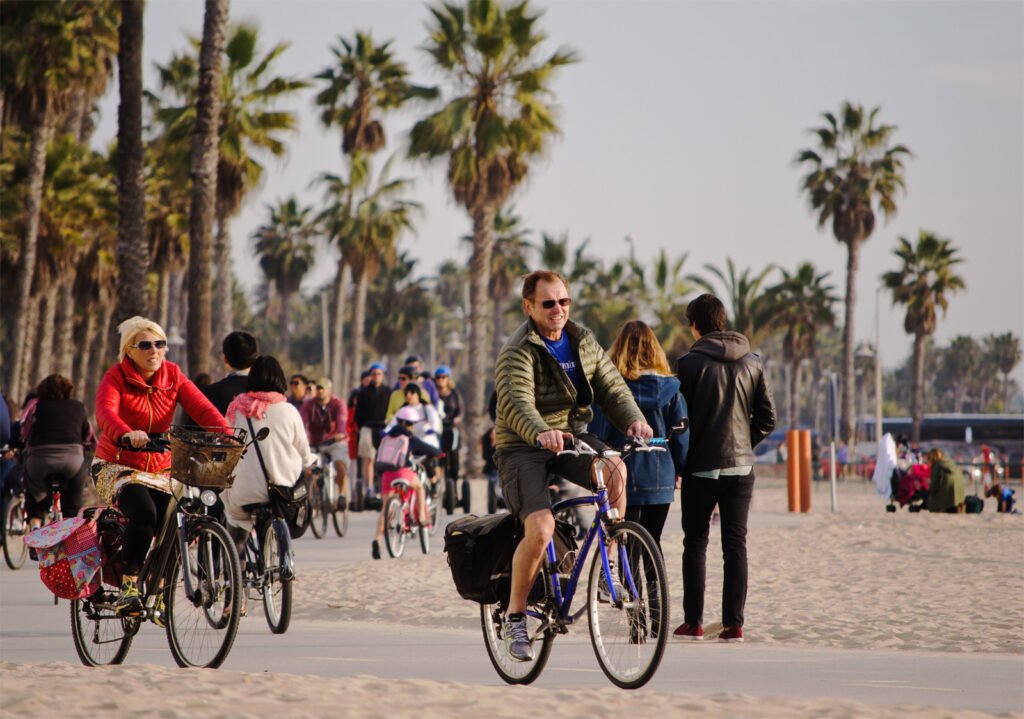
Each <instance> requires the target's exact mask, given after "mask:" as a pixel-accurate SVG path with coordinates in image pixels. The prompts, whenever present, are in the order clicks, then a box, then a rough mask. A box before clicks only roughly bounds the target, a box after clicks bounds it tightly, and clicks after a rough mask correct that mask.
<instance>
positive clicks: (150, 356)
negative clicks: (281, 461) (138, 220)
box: [91, 317, 230, 616]
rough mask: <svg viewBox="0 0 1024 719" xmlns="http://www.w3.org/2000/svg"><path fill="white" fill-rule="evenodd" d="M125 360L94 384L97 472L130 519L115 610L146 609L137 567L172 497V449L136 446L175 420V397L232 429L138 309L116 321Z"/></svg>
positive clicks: (104, 490) (102, 487) (206, 420)
mask: <svg viewBox="0 0 1024 719" xmlns="http://www.w3.org/2000/svg"><path fill="white" fill-rule="evenodd" d="M117 330H118V332H120V334H121V354H120V357H121V361H120V362H118V363H117V364H116V365H114V366H113V367H111V368H110V369H109V370H107V372H106V374H105V375H103V381H102V382H100V386H99V389H98V390H97V392H96V422H97V424H98V425H99V428H100V440H99V445H98V446H97V447H96V458H95V459H94V460H93V463H92V467H91V474H92V478H93V482H94V483H95V485H96V491H97V492H98V493H99V495H100V498H101V499H102V500H103V501H104V502H106V503H107V504H114V505H116V506H117V508H118V509H119V510H120V511H121V513H122V514H124V516H125V517H126V518H127V519H128V526H127V527H126V528H125V533H124V540H123V542H122V547H121V560H122V565H123V580H122V585H121V594H120V596H119V597H118V599H117V604H116V607H117V614H118V615H119V616H133V615H138V614H141V613H142V611H143V606H142V600H141V598H140V597H139V592H138V589H137V588H136V586H135V583H136V579H137V575H138V573H139V570H140V569H141V568H142V563H143V561H144V560H145V558H146V553H147V552H148V551H149V545H150V543H151V542H152V541H153V537H154V536H155V535H156V531H157V529H158V528H159V526H160V522H161V521H162V519H163V516H164V513H165V512H166V510H167V504H168V502H169V501H170V498H171V492H172V489H173V487H172V482H173V480H172V479H171V477H170V475H169V474H168V470H169V469H170V466H171V454H170V452H163V453H152V452H133V451H131V450H130V449H125V446H126V445H127V446H131V447H143V446H145V445H146V443H147V442H148V441H149V435H150V434H157V433H163V432H166V431H167V430H168V429H170V427H171V419H172V417H173V416H174V408H175V405H176V404H178V403H180V404H181V406H182V407H183V408H184V409H185V412H186V413H188V415H189V416H190V417H192V418H194V419H195V420H196V422H198V423H199V424H200V425H202V426H204V427H220V428H223V429H225V430H230V427H229V425H228V423H227V422H226V421H225V420H224V417H223V416H222V415H221V413H220V412H218V411H217V409H216V408H215V407H214V406H213V404H211V403H210V400H208V399H207V398H206V396H205V395H204V394H203V393H202V392H201V391H199V389H198V388H197V387H196V386H195V385H194V384H193V383H192V382H191V380H189V379H188V378H187V377H186V376H185V375H184V373H183V372H182V371H181V369H180V368H179V367H178V365H176V364H174V363H173V362H168V361H167V360H166V359H165V357H166V354H167V335H166V334H165V333H164V330H163V328H162V327H160V325H158V324H157V323H156V322H153V321H151V320H148V319H146V318H145V317H132V318H131V319H127V320H125V321H124V322H122V323H121V324H120V325H119V326H118V328H117Z"/></svg>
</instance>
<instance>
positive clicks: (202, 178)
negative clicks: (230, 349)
mask: <svg viewBox="0 0 1024 719" xmlns="http://www.w3.org/2000/svg"><path fill="white" fill-rule="evenodd" d="M228 4H229V3H228V0H206V11H205V17H204V19H203V42H202V46H201V49H200V52H199V92H198V95H197V97H196V124H195V130H194V131H193V135H192V155H191V159H190V161H191V168H192V169H191V175H192V205H191V210H190V213H189V243H190V244H189V257H188V374H189V376H195V375H196V374H198V373H199V372H206V371H207V369H208V368H209V366H210V364H209V362H210V290H211V288H210V261H211V259H212V247H211V242H210V232H211V230H212V228H213V221H214V209H215V208H214V205H215V204H216V193H217V123H218V119H219V118H220V108H221V95H220V77H221V56H222V55H223V54H224V43H225V35H226V34H227V24H228Z"/></svg>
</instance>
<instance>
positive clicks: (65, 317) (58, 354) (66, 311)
mask: <svg viewBox="0 0 1024 719" xmlns="http://www.w3.org/2000/svg"><path fill="white" fill-rule="evenodd" d="M74 285H75V273H74V271H72V273H71V276H70V277H65V278H63V279H62V280H61V282H60V284H59V285H58V289H57V297H58V301H57V325H56V327H55V328H54V348H53V358H54V372H58V373H59V374H62V375H64V376H65V377H67V378H68V379H71V378H72V377H73V371H74V356H75V352H74V349H75V344H76V342H75V293H74ZM84 346H86V347H88V345H84ZM72 381H73V380H72Z"/></svg>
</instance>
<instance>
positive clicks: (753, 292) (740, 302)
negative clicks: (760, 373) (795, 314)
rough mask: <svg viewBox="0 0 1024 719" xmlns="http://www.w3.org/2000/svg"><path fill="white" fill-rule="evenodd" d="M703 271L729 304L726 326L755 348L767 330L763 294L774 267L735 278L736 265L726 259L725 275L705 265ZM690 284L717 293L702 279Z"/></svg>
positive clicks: (693, 278)
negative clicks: (712, 280) (766, 281)
mask: <svg viewBox="0 0 1024 719" xmlns="http://www.w3.org/2000/svg"><path fill="white" fill-rule="evenodd" d="M704 269H705V270H706V271H707V272H710V273H711V274H712V275H713V276H714V277H715V278H717V279H718V282H719V283H720V284H721V287H722V290H724V292H723V293H722V296H723V297H725V298H726V299H727V300H728V301H729V306H730V308H731V309H732V317H730V318H729V324H730V325H732V329H734V330H735V331H737V332H739V333H740V334H742V335H745V336H746V338H747V339H748V340H750V346H751V347H758V346H759V345H760V342H761V339H762V338H763V336H764V334H765V332H766V331H767V329H768V319H769V313H768V311H767V305H766V301H765V293H764V291H763V290H762V285H764V283H765V280H767V279H768V275H769V274H770V273H771V272H772V271H774V270H775V265H771V264H770V265H767V266H765V267H764V268H762V269H761V271H760V272H758V273H757V274H756V275H754V276H751V273H752V272H753V269H752V268H749V267H748V268H746V269H744V270H743V272H742V273H739V274H737V272H736V264H735V263H734V262H733V260H732V258H731V257H726V258H725V271H724V272H723V271H722V270H721V269H719V268H718V267H715V266H714V265H712V264H710V263H708V264H705V265H704ZM687 279H689V280H690V281H691V282H693V283H694V284H696V285H698V286H699V287H701V288H702V289H704V290H705V291H707V292H711V293H712V294H714V293H716V292H717V291H718V290H716V288H715V285H714V284H713V283H712V282H710V281H709V280H708V279H706V278H705V277H702V276H701V275H689V276H688V277H687Z"/></svg>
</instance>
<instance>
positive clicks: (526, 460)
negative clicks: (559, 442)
mask: <svg viewBox="0 0 1024 719" xmlns="http://www.w3.org/2000/svg"><path fill="white" fill-rule="evenodd" d="M584 439H585V441H586V443H587V444H589V445H590V446H591V447H593V448H594V449H596V450H598V451H600V450H602V449H606V448H607V447H608V445H606V444H605V443H604V442H602V441H601V440H599V439H597V438H596V437H594V436H593V435H584ZM594 459H595V457H593V456H592V455H582V456H580V457H573V456H569V455H566V456H564V457H556V456H555V455H554V454H552V453H551V452H550V451H549V450H546V449H540V448H538V447H505V448H502V449H499V450H498V451H496V452H495V453H494V462H495V464H497V465H498V478H499V480H500V481H501V491H502V493H503V494H504V496H505V504H506V505H507V506H508V509H509V511H510V512H511V513H512V514H514V515H516V516H517V517H519V519H526V517H527V516H529V515H530V514H533V513H534V512H537V511H539V510H542V509H547V510H550V509H551V494H550V493H549V492H548V486H549V485H550V484H551V475H557V476H559V477H562V478H564V479H567V480H569V481H570V482H572V483H573V484H578V485H579V486H581V487H583V488H584V489H588V490H589V489H593V487H594V481H593V478H592V477H591V472H590V469H591V467H592V466H593V464H594Z"/></svg>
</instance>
